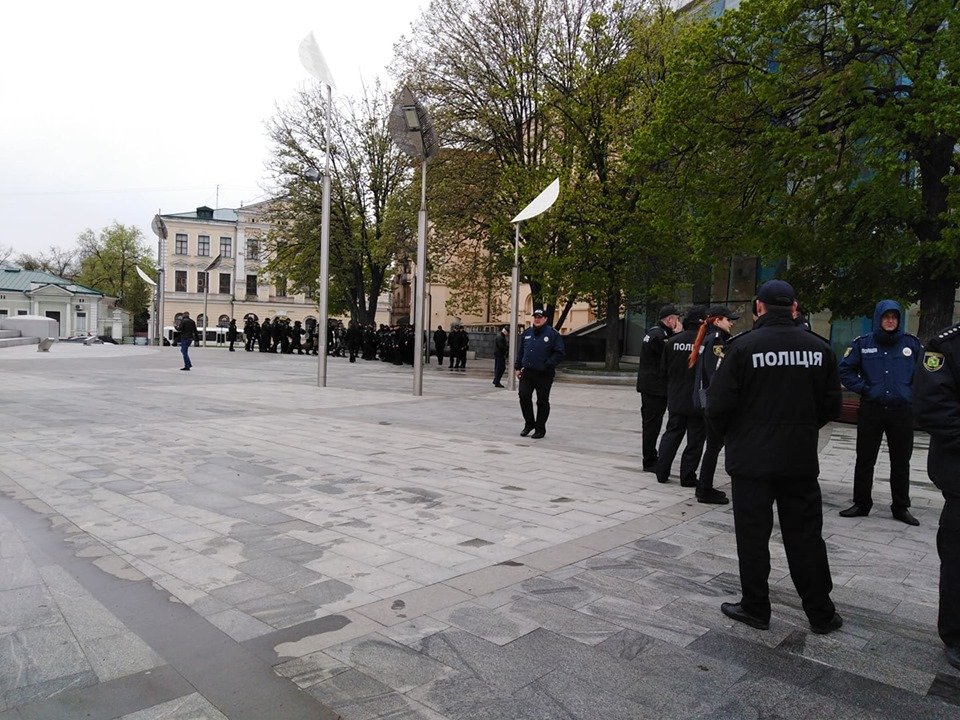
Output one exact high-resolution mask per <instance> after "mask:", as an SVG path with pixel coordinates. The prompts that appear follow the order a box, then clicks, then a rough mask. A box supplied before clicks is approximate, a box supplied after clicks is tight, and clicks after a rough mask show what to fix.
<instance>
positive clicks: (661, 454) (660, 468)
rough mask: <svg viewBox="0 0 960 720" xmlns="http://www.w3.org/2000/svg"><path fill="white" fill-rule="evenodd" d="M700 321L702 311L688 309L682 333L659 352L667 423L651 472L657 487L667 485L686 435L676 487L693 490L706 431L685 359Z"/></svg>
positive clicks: (670, 340)
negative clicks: (691, 488) (664, 379)
mask: <svg viewBox="0 0 960 720" xmlns="http://www.w3.org/2000/svg"><path fill="white" fill-rule="evenodd" d="M704 317H706V308H704V307H703V306H702V305H698V306H696V307H692V308H690V310H689V311H688V312H687V315H686V317H684V319H683V331H682V332H680V333H678V334H677V335H674V336H673V337H672V338H670V339H669V340H667V341H666V344H665V345H664V348H663V357H662V358H661V360H660V372H661V375H663V376H665V377H666V378H667V409H668V410H669V411H670V416H669V418H668V419H667V429H666V430H664V431H663V437H661V438H660V448H659V450H658V453H657V464H656V467H655V468H654V471H655V472H656V474H657V482H659V483H667V482H670V468H671V466H672V465H673V459H674V458H675V457H676V456H677V450H679V449H680V443H681V442H682V441H683V438H684V435H686V438H687V446H686V447H685V448H684V450H683V455H681V456H680V485H681V486H682V487H696V486H697V466H698V465H699V464H700V455H701V454H702V453H703V441H704V439H705V438H706V432H707V431H706V426H705V424H704V419H703V413H702V412H701V411H700V410H698V409H697V408H696V407H695V406H694V404H693V377H694V371H693V368H691V367H690V364H689V358H690V352H691V350H692V349H693V341H694V340H696V338H697V333H698V332H699V331H700V325H701V323H702V322H703V319H704Z"/></svg>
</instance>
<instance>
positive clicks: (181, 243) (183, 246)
mask: <svg viewBox="0 0 960 720" xmlns="http://www.w3.org/2000/svg"><path fill="white" fill-rule="evenodd" d="M173 253H174V254H175V255H186V254H187V236H186V234H184V233H177V240H176V244H175V245H174V248H173Z"/></svg>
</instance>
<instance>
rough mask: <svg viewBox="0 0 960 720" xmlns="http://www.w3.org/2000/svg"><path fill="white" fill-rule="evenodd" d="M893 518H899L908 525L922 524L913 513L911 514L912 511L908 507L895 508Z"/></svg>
mask: <svg viewBox="0 0 960 720" xmlns="http://www.w3.org/2000/svg"><path fill="white" fill-rule="evenodd" d="M893 518H894V520H899V521H900V522H902V523H906V524H907V525H913V526H914V527H916V526H917V525H919V524H920V521H919V520H917V519H916V518H915V517H914V516H913V515H911V514H910V511H909V510H907V509H906V508H898V509H897V510H894V511H893Z"/></svg>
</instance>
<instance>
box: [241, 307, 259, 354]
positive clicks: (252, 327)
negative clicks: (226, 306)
mask: <svg viewBox="0 0 960 720" xmlns="http://www.w3.org/2000/svg"><path fill="white" fill-rule="evenodd" d="M259 335H260V326H259V325H257V320H256V318H254V317H253V316H252V315H248V316H247V319H246V321H245V322H244V323H243V337H244V340H245V343H244V346H243V349H244V350H246V351H247V352H253V344H254V343H255V342H256V341H257V338H258V337H259Z"/></svg>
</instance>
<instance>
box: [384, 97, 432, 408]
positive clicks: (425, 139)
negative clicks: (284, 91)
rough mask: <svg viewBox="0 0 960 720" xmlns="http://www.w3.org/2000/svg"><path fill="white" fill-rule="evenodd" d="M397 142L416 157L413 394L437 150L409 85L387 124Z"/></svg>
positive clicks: (418, 381)
mask: <svg viewBox="0 0 960 720" xmlns="http://www.w3.org/2000/svg"><path fill="white" fill-rule="evenodd" d="M388 127H389V129H390V134H391V135H392V136H393V140H394V142H395V143H397V146H398V147H399V148H400V149H401V150H402V151H403V152H404V153H406V154H407V155H409V156H410V157H412V158H414V159H416V160H419V161H420V167H421V170H420V177H421V179H420V212H419V214H418V215H417V284H416V289H415V292H414V298H413V301H414V323H413V332H414V336H413V343H414V344H413V394H414V395H423V339H424V333H425V331H426V328H424V325H423V321H424V315H425V313H424V304H425V294H426V293H425V289H426V275H427V161H429V160H430V158H432V157H433V156H434V155H435V154H436V152H437V135H436V133H435V132H434V129H433V123H432V122H431V121H430V116H429V115H428V114H427V110H426V108H424V107H423V105H421V104H420V102H419V101H418V100H417V99H416V98H415V97H414V96H413V93H412V92H410V89H409V88H404V89H403V90H401V91H400V96H399V97H398V98H397V102H396V104H395V105H394V107H393V112H392V113H391V114H390V122H389V125H388Z"/></svg>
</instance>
